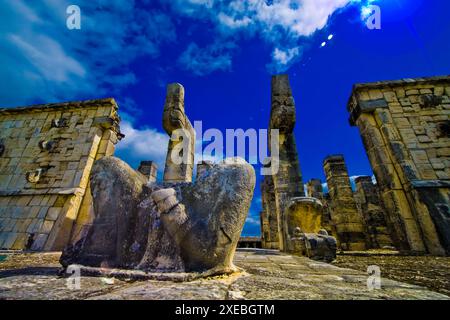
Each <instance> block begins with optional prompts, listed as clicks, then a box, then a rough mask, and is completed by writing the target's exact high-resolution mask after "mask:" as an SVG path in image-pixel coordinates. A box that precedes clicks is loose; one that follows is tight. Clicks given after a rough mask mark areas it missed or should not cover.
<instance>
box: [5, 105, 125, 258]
mask: <svg viewBox="0 0 450 320" xmlns="http://www.w3.org/2000/svg"><path fill="white" fill-rule="evenodd" d="M122 137H123V135H122V134H121V133H120V128H119V117H118V115H117V104H116V102H115V101H114V99H102V100H92V101H83V102H69V103H57V104H47V105H34V106H30V107H23V108H13V109H0V248H1V249H14V250H22V249H31V250H47V251H50V250H62V249H63V248H64V246H65V245H66V244H67V243H68V242H70V241H73V240H76V239H77V238H78V237H79V236H80V235H81V234H82V232H83V229H84V226H85V225H86V224H88V223H90V220H91V218H92V205H91V202H92V197H91V192H90V187H89V176H90V172H91V170H92V166H93V163H94V161H95V160H98V159H100V158H102V157H104V156H108V155H112V154H113V153H114V145H115V144H116V143H117V142H118V140H120V139H121V138H122Z"/></svg>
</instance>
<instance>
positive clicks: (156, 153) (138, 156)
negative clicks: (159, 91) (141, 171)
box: [115, 120, 169, 174]
mask: <svg viewBox="0 0 450 320" xmlns="http://www.w3.org/2000/svg"><path fill="white" fill-rule="evenodd" d="M120 129H121V131H122V132H123V133H124V134H125V138H124V139H123V140H122V141H120V142H119V143H118V144H117V147H116V152H115V155H116V156H118V157H119V158H122V159H124V160H125V161H126V162H127V163H129V164H130V165H131V166H133V167H134V168H137V167H138V165H139V163H140V161H142V160H152V161H155V162H156V164H157V165H158V173H159V174H161V173H162V172H163V171H164V164H165V160H166V153H167V146H168V143H169V137H168V135H167V134H165V133H162V132H159V131H158V130H156V129H153V128H148V127H143V128H136V127H135V126H134V124H133V123H132V122H130V121H129V120H124V121H122V123H121V124H120Z"/></svg>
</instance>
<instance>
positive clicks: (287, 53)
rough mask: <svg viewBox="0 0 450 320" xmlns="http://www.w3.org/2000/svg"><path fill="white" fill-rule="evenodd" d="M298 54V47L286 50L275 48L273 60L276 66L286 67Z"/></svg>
mask: <svg viewBox="0 0 450 320" xmlns="http://www.w3.org/2000/svg"><path fill="white" fill-rule="evenodd" d="M299 54H300V48H299V47H295V48H291V49H286V50H283V49H279V48H275V50H274V52H273V60H274V62H275V63H276V64H277V65H281V66H288V65H290V64H291V63H292V62H293V60H295V59H296V58H297V57H298V55H299Z"/></svg>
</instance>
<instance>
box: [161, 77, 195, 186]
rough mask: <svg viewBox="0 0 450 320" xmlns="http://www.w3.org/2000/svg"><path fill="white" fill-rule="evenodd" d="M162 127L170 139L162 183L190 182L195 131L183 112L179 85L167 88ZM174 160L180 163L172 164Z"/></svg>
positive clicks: (181, 90)
mask: <svg viewBox="0 0 450 320" xmlns="http://www.w3.org/2000/svg"><path fill="white" fill-rule="evenodd" d="M163 127H164V130H165V131H166V132H167V134H168V135H169V136H170V137H171V139H170V142H169V147H168V150H167V157H166V166H165V168H164V181H167V182H191V181H192V172H193V168H194V152H195V131H194V129H193V127H192V125H191V123H190V121H189V119H188V117H187V116H186V114H185V112H184V88H183V86H182V85H181V84H179V83H173V84H169V85H168V86H167V96H166V103H165V105H164V115H163ZM174 158H175V159H177V161H179V162H180V163H177V162H174ZM181 160H182V161H181Z"/></svg>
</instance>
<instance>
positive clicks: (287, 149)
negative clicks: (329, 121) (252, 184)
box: [261, 75, 335, 259]
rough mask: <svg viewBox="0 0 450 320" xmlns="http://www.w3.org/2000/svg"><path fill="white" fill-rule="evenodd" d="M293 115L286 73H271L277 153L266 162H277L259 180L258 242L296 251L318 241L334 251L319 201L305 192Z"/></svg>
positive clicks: (292, 99) (271, 128)
mask: <svg viewBox="0 0 450 320" xmlns="http://www.w3.org/2000/svg"><path fill="white" fill-rule="evenodd" d="M295 119H296V114H295V103H294V98H293V96H292V91H291V87H290V84H289V78H288V76H287V75H277V76H274V77H272V99H271V113H270V123H269V129H270V131H271V130H278V132H279V145H278V150H277V151H278V155H279V157H278V159H273V158H271V159H270V162H271V163H270V164H273V162H274V161H278V166H274V165H271V166H270V167H271V168H272V170H277V171H276V172H272V174H271V175H266V176H265V177H264V181H263V182H262V184H261V194H262V203H263V210H262V212H261V228H262V230H261V234H262V246H263V247H264V248H270V249H279V250H281V251H289V252H297V253H299V251H301V250H302V249H301V248H300V247H301V246H302V245H305V246H309V245H310V243H316V244H317V243H320V245H319V246H323V248H324V250H323V251H324V252H326V254H327V256H328V251H332V252H333V251H335V249H333V247H334V246H335V242H334V239H331V237H327V231H326V230H325V229H324V228H323V226H322V215H323V205H322V203H321V201H320V200H319V199H317V198H313V197H306V196H305V191H304V185H303V180H302V175H301V172H300V165H299V161H298V156H297V148H296V144H295V137H294V133H293V130H294V126H295ZM269 139H270V138H269ZM271 151H272V150H271ZM310 240H311V241H310ZM319 251H320V250H319ZM317 252H318V251H317ZM317 252H315V253H314V254H316V253H317ZM322 253H323V252H322ZM322 253H321V254H320V255H322ZM322 256H323V255H322ZM333 257H334V253H332V254H331V259H332V258H333ZM321 258H322V257H321Z"/></svg>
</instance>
